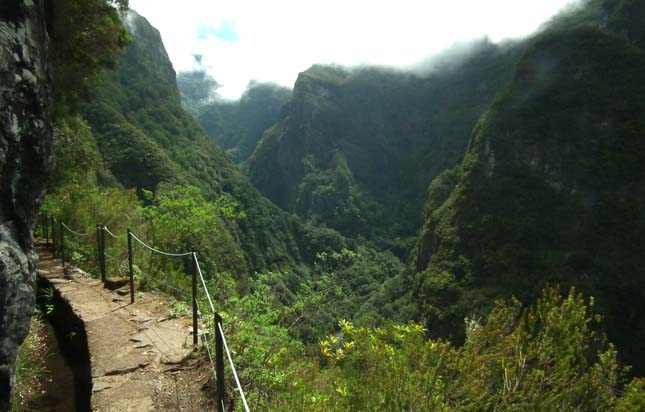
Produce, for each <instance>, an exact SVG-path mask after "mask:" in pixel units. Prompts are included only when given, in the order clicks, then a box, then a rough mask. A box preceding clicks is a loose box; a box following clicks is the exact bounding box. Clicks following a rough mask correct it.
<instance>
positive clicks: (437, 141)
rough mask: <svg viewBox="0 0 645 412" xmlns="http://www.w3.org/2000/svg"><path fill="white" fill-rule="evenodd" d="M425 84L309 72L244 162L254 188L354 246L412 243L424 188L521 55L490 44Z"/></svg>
mask: <svg viewBox="0 0 645 412" xmlns="http://www.w3.org/2000/svg"><path fill="white" fill-rule="evenodd" d="M473 48H474V50H475V51H473V52H472V54H471V55H470V56H469V57H468V58H467V59H466V61H465V62H463V64H460V65H458V66H457V67H449V68H446V69H437V70H436V71H435V72H433V74H431V75H429V76H427V77H417V76H413V75H410V74H405V73H401V72H396V71H393V70H386V69H380V68H363V69H355V70H349V69H345V68H341V67H328V66H314V67H312V68H311V69H309V70H307V71H305V72H303V73H301V74H300V76H299V77H298V80H297V81H296V84H295V88H294V90H293V95H292V98H291V100H290V101H289V103H288V105H287V107H286V109H285V110H284V112H283V114H282V116H281V118H280V120H279V121H278V123H277V124H276V125H275V126H273V127H272V128H271V129H269V130H267V131H266V132H265V134H264V136H263V138H262V140H261V141H260V143H259V144H258V147H257V149H256V150H255V152H254V154H253V156H252V157H251V159H250V160H249V175H250V178H251V181H252V182H253V184H254V185H255V186H256V187H257V188H258V189H259V190H260V191H261V192H262V193H263V194H264V195H265V196H267V197H268V198H269V199H271V200H272V201H273V202H275V203H276V204H277V205H279V206H280V207H281V208H283V209H284V210H287V211H292V212H295V213H296V214H297V215H298V216H300V217H302V218H303V219H306V220H308V221H310V222H314V223H322V224H326V225H328V226H329V227H332V228H334V229H337V230H339V231H341V232H342V233H343V234H345V235H347V236H351V237H356V236H365V237H367V238H374V237H375V235H376V237H383V238H389V237H396V236H410V235H413V234H414V232H415V231H416V229H417V228H418V226H419V224H420V217H421V210H422V204H423V193H424V191H425V188H426V187H427V185H428V183H429V182H430V181H431V180H432V178H434V177H435V176H436V175H437V174H439V173H441V172H442V171H443V170H445V169H446V168H449V167H452V166H454V165H455V164H456V163H457V162H458V161H459V160H460V159H461V157H462V155H463V153H464V150H465V148H466V144H467V142H468V139H469V137H470V132H471V130H472V127H473V126H474V124H475V122H476V120H477V118H478V117H479V116H480V115H481V113H483V112H484V110H486V108H487V107H488V105H489V104H490V103H491V102H492V101H493V98H494V97H495V95H496V94H497V93H498V91H499V90H500V88H501V87H503V85H504V84H506V82H507V81H508V80H509V79H510V75H511V73H512V68H513V64H514V62H515V61H516V59H517V57H518V55H519V51H520V49H519V48H518V47H515V46H509V47H504V48H502V47H498V46H495V45H493V44H491V43H489V42H487V41H481V42H479V43H478V44H476V45H475V46H473Z"/></svg>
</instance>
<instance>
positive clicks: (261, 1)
mask: <svg viewBox="0 0 645 412" xmlns="http://www.w3.org/2000/svg"><path fill="white" fill-rule="evenodd" d="M569 2H570V1H568V0H488V1H482V0H441V1H438V0H425V1H424V0H398V1H391V0H387V1H380V0H370V1H366V0H326V1H316V2H313V1H310V0H273V1H267V0H236V1H219V2H215V1H212V0H210V1H208V0H182V1H181V2H177V1H174V0H130V6H131V7H132V8H133V9H135V10H137V11H138V12H139V13H140V14H141V15H143V16H145V17H146V18H147V19H148V20H149V21H150V23H152V25H153V26H155V27H156V28H157V29H159V31H160V32H161V35H162V38H163V41H164V44H165V46H166V49H167V50H168V54H169V55H170V59H171V60H172V63H173V65H174V67H175V69H176V70H189V69H190V68H192V67H194V59H193V57H192V56H193V54H201V55H203V56H204V59H203V62H204V64H205V65H206V66H207V67H208V71H209V72H210V74H211V75H212V76H213V77H214V78H215V79H216V80H217V81H218V82H219V83H220V84H222V85H223V87H222V88H221V89H220V90H219V92H220V94H222V95H223V96H225V97H230V98H235V97H238V96H239V95H240V94H241V92H242V91H243V90H244V88H245V87H246V85H247V83H248V82H249V80H252V79H256V80H261V81H273V82H276V83H279V84H283V85H286V86H292V85H293V82H294V81H295V80H296V77H297V75H298V72H300V71H303V70H306V69H307V68H308V67H310V66H311V65H312V64H315V63H338V64H343V65H356V64H361V63H372V64H384V65H394V66H409V65H411V64H413V63H415V62H417V61H419V60H421V59H423V58H424V57H427V56H428V55H429V54H431V53H436V52H438V51H440V50H442V49H445V48H446V47H449V46H450V45H452V44H453V43H455V42H459V41H465V40H469V39H473V38H475V37H480V36H483V35H488V36H489V37H490V38H491V39H492V40H494V41H497V40H502V39H504V38H515V37H521V36H525V35H527V34H529V33H531V32H533V31H534V30H536V29H537V28H538V27H539V25H540V24H542V23H543V22H544V21H546V20H547V19H548V18H549V17H551V16H553V15H554V14H555V13H556V12H557V11H559V10H560V9H561V8H562V7H563V6H564V5H566V4H567V3H569ZM223 24H226V25H231V26H232V27H234V30H235V33H236V34H237V36H238V40H237V41H236V42H231V41H223V40H221V39H219V38H218V37H216V36H210V37H208V38H207V39H206V40H204V41H200V40H199V39H198V28H199V27H200V26H211V27H213V28H215V29H217V28H219V27H222V25H223Z"/></svg>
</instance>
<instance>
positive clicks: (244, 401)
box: [217, 322, 251, 412]
mask: <svg viewBox="0 0 645 412" xmlns="http://www.w3.org/2000/svg"><path fill="white" fill-rule="evenodd" d="M217 328H218V329H219V333H220V334H221V336H222V343H223V344H224V349H225V350H226V356H227V357H228V362H229V364H230V365H231V371H233V377H234V378H235V383H236V384H237V390H238V391H239V392H240V397H241V398H242V403H243V404H244V409H245V410H246V412H251V410H250V409H249V405H248V404H247V403H246V396H244V391H243V390H242V385H241V384H240V378H238V377H237V371H235V364H233V358H232V357H231V352H230V351H229V350H228V344H227V343H226V337H225V336H224V330H223V329H222V324H221V323H220V322H217Z"/></svg>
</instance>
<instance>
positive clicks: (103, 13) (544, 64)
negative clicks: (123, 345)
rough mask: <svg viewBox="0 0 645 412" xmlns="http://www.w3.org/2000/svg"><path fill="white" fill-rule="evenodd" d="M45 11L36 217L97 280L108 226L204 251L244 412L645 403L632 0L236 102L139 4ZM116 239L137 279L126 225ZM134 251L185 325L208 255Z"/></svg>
mask: <svg viewBox="0 0 645 412" xmlns="http://www.w3.org/2000/svg"><path fill="white" fill-rule="evenodd" d="M25 3H27V2H25ZM46 3H47V4H46V5H48V7H46V8H45V9H46V10H48V11H46V12H45V15H46V17H47V18H48V22H47V24H48V27H47V30H48V34H49V36H50V37H49V38H50V39H51V41H50V46H51V49H50V50H51V51H52V56H53V57H50V59H49V60H50V62H49V63H51V65H52V68H53V79H52V80H53V81H52V84H51V85H52V86H53V94H54V98H53V112H54V113H55V115H54V116H53V129H54V130H53V132H54V133H53V135H54V148H55V152H56V153H55V154H56V163H57V164H56V168H55V171H54V173H53V177H52V180H51V182H49V188H48V193H47V196H46V198H45V201H44V204H43V208H44V210H45V211H46V212H47V213H50V214H52V215H54V216H56V218H57V219H59V221H61V222H64V223H66V224H68V225H69V227H70V228H73V229H75V230H76V231H77V232H69V233H67V232H66V236H67V235H68V234H69V236H67V237H66V238H65V248H66V249H65V250H66V251H67V252H68V255H69V258H70V260H71V261H72V262H74V263H76V264H79V265H81V266H82V267H83V268H84V269H87V271H88V272H89V273H97V271H96V268H95V267H93V265H95V264H96V259H95V256H96V251H95V246H96V245H95V243H94V238H93V236H91V235H93V233H94V231H95V230H96V229H97V227H96V225H97V224H105V225H107V226H108V227H109V228H110V229H111V230H112V231H113V232H114V233H117V234H121V235H123V234H124V233H125V231H126V229H128V228H129V229H134V231H135V232H136V233H137V234H139V235H140V236H141V237H142V238H144V239H145V240H146V241H148V242H150V244H152V245H153V246H155V247H157V248H159V249H162V250H165V251H170V252H179V251H192V250H196V251H197V252H198V253H199V260H200V265H202V266H201V268H202V270H203V272H204V283H205V284H207V285H208V286H209V288H210V290H211V291H212V292H213V296H212V297H213V301H214V305H215V306H216V308H217V311H218V312H219V313H220V314H221V315H222V317H223V319H224V325H223V327H224V328H226V329H227V337H229V340H228V344H229V345H230V347H231V349H232V351H233V352H234V353H235V361H236V366H237V367H238V372H239V375H240V380H241V382H242V386H243V387H244V390H245V392H246V393H247V396H248V400H249V403H250V404H251V405H252V410H273V409H275V410H292V411H307V412H316V411H320V412H322V411H325V412H329V411H334V412H336V411H337V412H349V411H364V410H383V411H397V412H398V411H413V410H421V409H422V410H427V411H442V412H445V411H452V412H471V411H472V412H474V411H498V410H509V411H510V410H518V411H525V410H536V411H547V412H551V411H553V412H555V411H563V410H564V411H574V410H575V411H600V410H603V411H610V412H627V411H630V412H633V411H639V410H640V411H642V410H643V405H645V402H643V399H645V380H644V379H642V378H638V376H642V373H643V370H644V369H645V368H644V366H643V364H642V359H641V357H640V353H642V350H639V345H641V346H642V344H641V342H642V341H643V330H644V329H645V328H644V327H643V323H644V322H643V317H642V313H643V302H644V300H645V299H644V297H643V292H642V291H643V286H644V285H643V283H644V282H643V278H644V277H643V274H642V267H643V263H645V262H643V257H642V255H643V254H642V251H641V247H642V245H643V244H644V242H643V241H644V240H645V239H643V236H644V235H643V234H642V233H643V230H642V229H643V225H644V223H645V219H644V216H643V210H645V208H644V205H643V203H644V200H645V199H643V197H644V196H643V187H644V185H643V183H645V182H643V178H644V176H643V169H644V167H643V166H642V161H641V159H643V154H645V153H643V152H644V151H645V148H644V147H643V143H642V142H643V139H642V138H641V137H642V136H643V132H645V130H643V128H644V127H645V123H644V122H645V118H644V116H643V105H644V104H645V103H643V101H642V99H641V96H643V92H645V90H643V88H645V86H643V84H645V83H644V82H643V80H645V79H643V78H642V77H643V75H642V68H643V67H645V66H644V63H645V52H644V50H643V30H642V26H641V25H640V24H639V22H642V21H643V17H644V16H643V7H642V6H641V3H640V2H639V1H633V0H622V1H620V0H589V1H586V2H584V3H583V6H582V7H580V8H576V9H572V10H571V11H568V12H567V13H566V14H565V15H561V16H559V17H557V18H556V19H554V20H553V21H552V22H550V23H549V24H548V25H547V27H546V28H545V29H544V30H543V31H542V32H541V33H539V34H537V35H535V36H533V37H531V38H529V39H525V40H523V41H517V42H514V43H509V44H506V45H494V44H491V43H490V42H488V41H485V40H484V41H480V42H479V43H478V44H475V45H474V47H473V48H472V51H471V52H470V53H466V54H465V55H464V54H463V53H461V54H459V59H457V60H452V59H449V58H447V59H446V60H445V61H444V62H443V63H441V64H438V65H437V66H436V67H434V70H431V71H429V72H426V73H425V74H424V75H421V74H416V75H413V74H407V73H403V72H396V71H393V70H387V69H383V68H368V67H364V68H359V69H346V68H342V67H335V66H313V67H312V68H311V69H309V70H307V71H305V72H303V73H301V75H300V76H299V78H298V79H297V82H296V85H295V87H294V90H293V93H291V95H290V97H289V96H288V92H287V91H286V90H279V89H276V88H275V87H274V86H265V85H257V84H256V85H252V86H251V87H250V88H249V89H248V90H247V94H246V95H245V97H244V99H242V100H243V101H240V102H228V103H223V102H221V101H218V100H217V99H215V100H213V99H212V93H214V92H207V93H206V97H205V98H204V96H203V95H202V96H201V97H200V95H199V93H193V94H192V95H191V94H190V87H185V86H187V85H188V86H190V81H193V82H197V83H199V82H202V83H206V84H207V83H209V82H211V81H212V82H213V83H212V84H213V86H214V87H216V83H214V80H211V79H209V78H207V76H206V75H205V73H203V72H202V73H201V74H200V73H199V72H196V73H192V74H191V73H188V74H187V77H185V78H182V76H179V77H180V83H181V82H184V81H185V80H189V82H188V83H187V84H186V83H184V84H183V85H182V92H181V93H180V91H179V89H178V87H177V83H176V78H175V72H174V70H173V67H172V65H171V64H170V62H169V60H168V56H167V55H166V52H165V50H164V46H163V43H162V42H161V38H160V35H159V32H157V30H156V29H154V28H153V27H151V26H150V25H149V24H148V22H147V21H146V20H145V19H144V18H143V17H141V16H139V15H137V14H136V13H135V12H134V11H129V12H128V13H127V14H123V13H124V12H125V10H126V9H127V1H125V0H111V1H108V2H105V1H103V0H57V1H53V0H51V1H48V2H46ZM3 4H4V3H3ZM6 9H7V6H4V5H3V6H0V11H2V12H4V11H5V10H6ZM122 24H125V25H126V26H127V30H126V29H125V28H124V27H122ZM44 37H45V36H43V38H44ZM77 45H82V46H83V47H82V48H78V47H76V46H77ZM126 46H127V47H126ZM43 47H44V46H43ZM447 56H449V54H448V55H447ZM0 70H2V67H0ZM191 76H193V77H192V78H191ZM12 77H13V78H15V76H13V75H12ZM191 79H192V80H191ZM76 80H78V81H76ZM44 81H48V79H47V78H46V76H45V77H44ZM193 86H194V84H193ZM191 96H192V99H193V101H192V102H190V101H189V100H190V98H191ZM182 97H183V98H184V102H183V104H184V106H185V107H186V108H187V109H188V110H190V111H192V113H193V114H197V116H198V117H199V119H200V121H201V122H202V123H203V124H204V125H205V126H206V127H209V126H208V122H209V121H211V124H212V127H213V128H212V129H210V130H212V132H211V133H213V134H212V136H210V137H209V136H208V135H207V134H206V132H205V131H204V130H203V129H202V128H200V126H199V125H198V123H197V122H196V120H195V119H193V118H191V117H190V116H189V114H188V113H187V112H186V111H185V109H184V108H182V106H181V102H180V99H181V98H182ZM187 99H188V100H187ZM245 99H246V102H244V100H245ZM283 99H286V100H287V102H286V105H282V103H281V102H283ZM209 105H210V106H209ZM278 106H280V108H279V109H278ZM208 107H210V108H211V109H212V110H215V112H216V113H217V115H208V114H206V115H204V116H200V113H207V111H206V109H208ZM202 110H204V111H203V112H202ZM271 119H274V120H276V121H275V122H274V124H271V123H272V122H273V120H271ZM265 125H268V128H267V130H266V131H264V133H263V134H262V137H261V139H260V140H259V141H258V138H259V136H260V133H258V131H259V130H260V129H261V128H263V127H265ZM238 127H239V129H237V128H238ZM211 139H220V142H221V143H222V144H224V145H226V147H227V148H228V154H227V153H226V152H225V151H224V150H223V149H222V148H221V147H218V146H215V145H214V144H213V142H212V141H211ZM256 143H257V144H256ZM251 148H253V153H252V155H251V157H250V158H248V159H246V160H244V158H245V156H247V155H248V154H249V153H251V150H250V149H251ZM43 154H45V155H46V151H43ZM231 158H233V159H235V160H236V161H240V162H242V167H240V166H239V165H235V164H234V162H233V161H232V160H231ZM242 168H244V169H245V170H246V171H247V172H248V174H249V175H250V178H249V177H247V176H245V175H244V174H243V172H242V171H241V170H242ZM252 182H253V183H254V184H256V185H257V186H258V187H259V189H260V190H261V191H262V192H263V193H265V194H266V195H267V196H268V197H269V198H270V199H271V200H273V201H274V202H276V203H277V204H278V206H280V208H279V207H278V206H276V205H275V204H274V203H272V201H271V200H269V199H267V198H265V197H263V196H262V195H261V194H260V191H258V190H257V189H256V188H254V187H253V185H252ZM281 208H282V209H281ZM335 229H337V230H335ZM80 232H83V233H85V234H86V235H85V236H80V235H79V233H80ZM339 232H341V233H342V234H341V233H339ZM74 233H76V235H74ZM72 235H74V236H72ZM81 235H82V233H81ZM415 235H416V236H415ZM75 236H76V237H75ZM403 237H406V239H405V240H401V238H403ZM106 242H107V243H106V244H104V245H103V246H105V247H106V249H107V250H108V252H110V255H111V256H110V258H111V259H110V267H109V271H108V275H110V276H118V275H120V274H123V273H125V272H124V270H123V267H127V266H128V263H129V262H128V254H127V253H125V252H123V251H124V250H127V244H126V240H125V237H123V236H122V237H121V238H114V237H108V238H107V241H106ZM134 246H135V248H137V249H135V251H134V252H133V253H134V255H135V256H136V262H135V263H134V264H133V269H132V270H133V272H134V278H135V281H136V283H137V287H138V288H140V289H141V290H143V289H160V290H163V291H165V292H168V293H176V294H175V297H176V299H177V300H176V301H175V303H173V308H172V309H171V310H172V311H173V312H181V311H182V310H183V309H182V305H185V304H186V302H185V301H183V300H182V299H184V297H183V294H182V289H183V290H188V289H189V288H190V279H191V277H190V276H189V275H188V273H189V271H190V270H191V269H192V267H190V268H189V267H188V263H187V262H184V261H181V259H177V260H174V259H170V258H169V257H168V256H161V257H160V256H156V255H152V254H150V253H145V252H147V251H145V250H144V249H143V247H142V246H140V245H138V243H137V244H136V245H134ZM108 252H106V255H107V253H108ZM119 253H120V255H119ZM410 255H411V256H410ZM408 256H410V258H409V261H408V260H406V257H408ZM402 261H403V262H405V264H404V263H402ZM406 265H407V267H406ZM126 270H127V269H126ZM155 280H157V281H159V280H163V282H164V283H165V284H159V283H155ZM547 283H551V284H552V285H551V286H549V285H547ZM556 283H557V284H560V286H557V285H555V284H556ZM168 286H169V287H168ZM570 286H575V287H576V288H575V289H574V288H569V287H570ZM581 292H582V293H581ZM512 295H513V296H516V297H517V298H518V299H516V298H514V297H511V296H512ZM591 296H593V297H591ZM500 298H503V299H501V300H500ZM601 315H604V316H605V321H604V322H603V320H602V319H601V317H602V316H601ZM203 320H204V322H206V323H207V324H208V322H210V321H212V319H203ZM206 330H208V328H207V329H206ZM605 332H607V335H605ZM436 337H438V338H436ZM435 338H436V339H435ZM609 342H616V343H617V346H616V348H615V347H614V346H613V345H612V344H611V343H609ZM211 343H212V342H211ZM202 355H203V356H204V357H206V356H207V355H206V354H205V353H202ZM196 356H200V355H199V354H196ZM628 364H633V365H635V366H636V368H635V369H633V370H632V371H631V373H632V374H633V375H634V379H632V380H631V381H629V378H628V377H629V375H628V373H629V369H626V368H624V366H625V365H628ZM231 409H234V408H231Z"/></svg>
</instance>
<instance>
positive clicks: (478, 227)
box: [414, 8, 645, 373]
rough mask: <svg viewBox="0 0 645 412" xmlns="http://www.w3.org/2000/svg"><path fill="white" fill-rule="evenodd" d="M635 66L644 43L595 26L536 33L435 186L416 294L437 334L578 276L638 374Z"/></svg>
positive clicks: (641, 283) (638, 75) (640, 284)
mask: <svg viewBox="0 0 645 412" xmlns="http://www.w3.org/2000/svg"><path fill="white" fill-rule="evenodd" d="M618 9H619V10H620V8H618ZM610 20H611V19H610ZM643 64H645V53H644V52H643V50H642V49H639V48H637V47H635V44H634V43H633V42H631V41H630V40H629V39H627V38H625V37H622V36H617V35H615V34H613V33H611V32H608V31H606V30H603V29H602V28H597V27H590V26H588V25H584V26H580V27H577V28H575V27H574V28H568V29H566V30H564V31H563V30H553V31H549V32H546V33H544V34H542V35H540V36H538V37H536V38H535V39H533V40H531V42H530V46H529V48H528V50H527V52H526V53H525V54H524V56H523V57H522V59H521V61H520V62H519V64H518V66H517V69H516V73H515V76H514V79H513V81H512V82H511V84H510V86H509V88H508V89H507V90H506V92H505V93H504V94H502V95H501V96H500V97H499V98H498V99H497V100H496V102H495V104H494V105H492V106H491V108H490V109H489V110H488V111H487V113H486V114H485V115H484V116H482V118H481V119H480V121H479V123H478V125H477V128H476V129H475V132H474V134H473V138H472V141H471V143H470V148H469V150H468V152H467V153H466V156H465V159H464V161H463V163H462V164H461V165H459V166H458V167H457V168H455V169H454V170H452V171H450V172H447V173H445V174H444V175H442V177H441V178H440V179H437V180H435V182H433V184H432V185H431V187H430V189H429V193H428V205H427V214H426V223H425V225H424V228H423V230H422V233H421V237H420V239H419V242H418V245H417V252H416V262H415V263H416V268H415V269H416V271H418V274H417V275H415V277H414V279H415V281H416V292H415V296H416V300H417V301H418V302H419V303H420V305H421V306H420V314H421V317H422V319H424V320H425V321H427V322H429V323H430V324H435V325H437V326H438V327H439V330H440V332H441V334H442V335H443V336H446V335H449V336H453V337H454V338H456V339H458V340H459V339H461V338H463V327H460V326H459V325H461V324H462V319H463V318H464V316H467V315H471V314H477V315H479V316H482V314H484V313H486V312H487V310H488V309H489V308H490V305H491V302H492V300H493V299H494V298H495V297H499V296H510V295H515V296H517V297H519V298H520V299H521V300H522V301H524V302H528V301H531V300H532V299H534V298H535V296H537V294H538V292H539V290H540V288H541V286H542V285H543V284H544V283H545V282H546V281H551V282H559V283H562V284H567V285H576V286H577V287H579V288H580V290H583V291H585V292H586V293H589V294H592V295H594V296H595V297H596V298H597V302H598V305H599V307H600V308H601V309H602V312H603V313H605V314H606V315H607V319H608V322H607V331H608V333H609V336H610V337H611V338H612V340H614V341H615V342H616V343H617V344H618V347H619V348H620V349H621V354H622V356H623V357H624V359H625V360H626V361H627V362H628V363H629V364H632V365H634V366H635V368H636V370H638V371H639V373H640V372H642V370H643V368H644V367H645V364H643V357H642V344H641V342H642V340H643V339H644V338H645V318H643V302H644V300H643V295H642V290H643V288H644V287H645V277H644V276H643V272H642V268H643V265H645V260H644V258H643V257H644V256H645V255H643V253H642V245H644V244H645V238H644V237H643V233H644V232H643V229H644V228H645V226H644V225H645V214H644V213H643V210H644V209H643V204H645V203H644V202H645V197H643V191H642V187H643V183H644V182H645V180H644V178H645V175H644V173H645V169H643V162H642V159H643V156H644V155H645V144H644V141H643V139H642V136H643V135H644V134H645V123H644V122H645V117H643V113H644V109H645V107H643V100H642V96H643V93H645V90H644V89H643V81H644V80H645V79H644V78H643V73H642V70H641V69H640V68H641V67H643ZM607 79H612V81H611V82H608V81H607ZM460 331H461V332H460Z"/></svg>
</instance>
